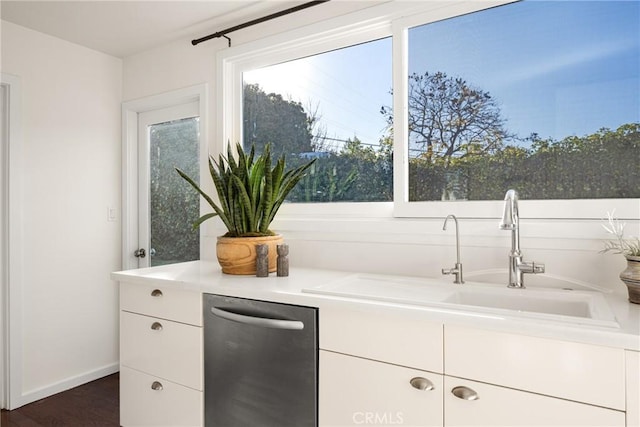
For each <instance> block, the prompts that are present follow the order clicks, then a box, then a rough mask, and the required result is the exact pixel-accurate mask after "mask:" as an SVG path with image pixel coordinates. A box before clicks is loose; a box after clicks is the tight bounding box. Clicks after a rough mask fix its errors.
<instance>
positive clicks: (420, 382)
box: [409, 377, 435, 391]
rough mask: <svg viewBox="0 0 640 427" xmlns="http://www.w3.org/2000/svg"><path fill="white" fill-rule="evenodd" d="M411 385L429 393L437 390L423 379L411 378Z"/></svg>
mask: <svg viewBox="0 0 640 427" xmlns="http://www.w3.org/2000/svg"><path fill="white" fill-rule="evenodd" d="M409 383H410V384H411V385H412V386H413V388H417V389H418V390H424V391H429V390H433V389H435V387H434V385H433V383H432V382H431V381H429V380H428V379H426V378H422V377H415V378H411V381H409Z"/></svg>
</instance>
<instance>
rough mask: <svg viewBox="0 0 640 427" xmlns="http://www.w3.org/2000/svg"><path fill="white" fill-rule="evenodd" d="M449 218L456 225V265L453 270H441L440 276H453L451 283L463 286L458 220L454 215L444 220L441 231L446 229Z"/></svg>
mask: <svg viewBox="0 0 640 427" xmlns="http://www.w3.org/2000/svg"><path fill="white" fill-rule="evenodd" d="M449 218H453V221H454V222H455V223H456V265H455V267H453V268H443V269H442V274H453V275H455V276H456V278H455V280H454V281H453V283H458V284H463V283H464V279H463V278H462V263H461V262H460V235H459V234H458V218H456V216H455V215H448V216H447V217H446V218H445V219H444V224H443V225H442V229H443V230H446V229H447V221H448V220H449Z"/></svg>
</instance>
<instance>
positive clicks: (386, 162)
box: [242, 38, 393, 202]
mask: <svg viewBox="0 0 640 427" xmlns="http://www.w3.org/2000/svg"><path fill="white" fill-rule="evenodd" d="M391 84H392V83H391V39H390V38H386V39H382V40H376V41H372V42H369V43H364V44H359V45H356V46H351V47H347V48H343V49H338V50H334V51H330V52H325V53H320V54H317V55H313V56H309V57H306V58H301V59H297V60H294V61H289V62H285V63H281V64H277V65H272V66H269V67H262V68H258V69H254V70H250V71H245V72H244V73H243V113H242V125H243V127H242V139H243V144H244V147H245V148H246V149H249V148H250V147H251V146H252V145H255V147H256V149H257V151H258V152H261V151H262V149H263V148H264V146H265V145H266V144H267V143H271V144H272V148H271V149H272V152H274V153H277V154H278V155H280V154H285V155H286V156H287V164H288V165H289V166H296V165H297V164H300V163H302V162H307V161H309V159H315V163H314V165H313V166H312V168H311V169H310V172H309V173H308V174H307V176H306V177H305V178H304V179H303V180H302V181H301V182H300V184H298V186H297V187H296V188H295V189H294V190H293V192H292V193H291V194H290V196H289V201H292V202H340V201H351V202H362V201H369V202H371V201H392V200H393V195H392V187H393V168H392V158H391V154H392V138H391V128H390V126H389V122H388V121H387V120H386V118H385V117H384V116H383V115H382V114H381V112H380V107H381V106H382V105H385V104H389V103H390V102H391V93H390V88H391Z"/></svg>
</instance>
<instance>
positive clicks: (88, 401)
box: [0, 374, 120, 427]
mask: <svg viewBox="0 0 640 427" xmlns="http://www.w3.org/2000/svg"><path fill="white" fill-rule="evenodd" d="M118 383H119V376H118V374H113V375H109V376H107V377H104V378H101V379H99V380H96V381H92V382H90V383H88V384H84V385H81V386H79V387H76V388H72V389H71V390H67V391H65V392H62V393H58V394H56V395H53V396H50V397H47V398H45V399H42V400H38V401H37V402H33V403H30V404H28V405H25V406H23V407H21V408H18V409H15V410H13V411H4V410H3V411H2V414H1V415H0V426H2V427H59V426H60V427H62V426H64V427H97V426H99V427H114V426H116V427H117V426H119V425H120V423H119V409H118V407H119V402H120V399H119V393H118Z"/></svg>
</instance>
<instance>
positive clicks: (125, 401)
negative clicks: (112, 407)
mask: <svg viewBox="0 0 640 427" xmlns="http://www.w3.org/2000/svg"><path fill="white" fill-rule="evenodd" d="M202 397H203V396H202V392H201V391H198V390H194V389H192V388H189V387H185V386H183V385H180V384H177V383H174V382H172V381H167V380H165V379H163V378H160V377H157V376H155V375H149V374H146V373H144V372H140V371H137V370H135V369H131V368H127V367H126V366H122V367H121V368H120V425H121V426H123V427H133V426H148V427H159V426H172V427H175V426H185V427H186V426H202V425H203V422H202Z"/></svg>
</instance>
